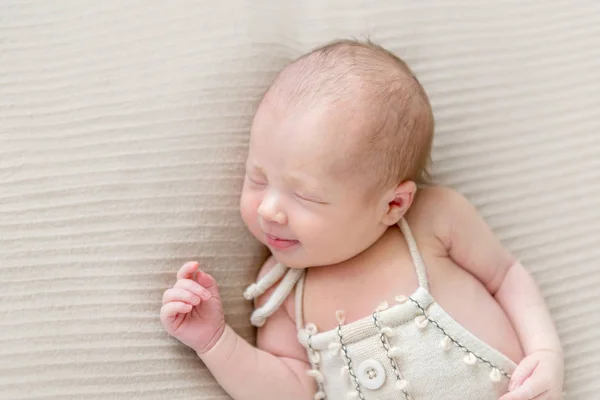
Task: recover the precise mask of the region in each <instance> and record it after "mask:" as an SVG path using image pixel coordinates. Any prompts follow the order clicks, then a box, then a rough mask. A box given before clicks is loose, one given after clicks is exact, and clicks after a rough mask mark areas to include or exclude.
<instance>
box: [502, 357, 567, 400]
mask: <svg viewBox="0 0 600 400" xmlns="http://www.w3.org/2000/svg"><path fill="white" fill-rule="evenodd" d="M563 373H564V369H563V356H562V352H561V351H558V350H557V351H552V350H541V351H537V352H534V353H531V354H530V355H529V356H527V357H525V358H524V359H523V360H521V362H520V363H519V365H518V366H517V369H516V370H515V372H513V375H512V377H511V379H510V384H509V386H508V390H509V392H508V393H506V394H505V395H504V396H502V397H500V400H530V399H533V400H560V399H562V384H563Z"/></svg>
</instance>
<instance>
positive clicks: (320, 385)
mask: <svg viewBox="0 0 600 400" xmlns="http://www.w3.org/2000/svg"><path fill="white" fill-rule="evenodd" d="M312 336H313V335H311V334H310V333H309V334H308V339H307V344H308V349H309V350H310V352H311V356H312V355H313V354H315V349H313V347H312ZM310 363H311V365H312V367H313V369H316V370H317V371H318V370H319V363H315V362H313V361H312V359H311V360H310ZM317 392H325V390H324V389H323V384H322V383H321V382H319V381H317ZM326 399H327V398H325V399H324V400H326Z"/></svg>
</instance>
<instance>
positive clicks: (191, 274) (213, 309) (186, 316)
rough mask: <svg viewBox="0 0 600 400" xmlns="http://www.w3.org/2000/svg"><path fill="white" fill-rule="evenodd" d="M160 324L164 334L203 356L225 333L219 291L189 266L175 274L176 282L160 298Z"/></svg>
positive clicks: (215, 284)
mask: <svg viewBox="0 0 600 400" xmlns="http://www.w3.org/2000/svg"><path fill="white" fill-rule="evenodd" d="M160 320H161V322H162V324H163V327H164V328H165V330H166V331H167V332H168V333H169V334H170V335H172V336H174V337H176V338H177V339H179V340H180V341H181V342H182V343H184V344H186V345H188V346H189V347H191V348H192V349H194V350H195V351H196V352H197V353H198V354H202V353H206V352H207V351H208V350H210V349H212V347H213V346H214V345H215V343H217V341H218V340H219V339H220V338H221V335H222V334H223V331H224V330H225V317H224V315H223V307H222V305H221V298H220V297H219V288H218V287H217V283H216V282H215V280H214V278H213V277H212V276H210V275H209V274H207V273H206V272H203V271H201V270H199V269H198V263H197V262H188V263H186V264H184V265H183V267H181V268H180V269H179V271H178V272H177V282H176V283H175V285H174V286H173V287H172V288H171V289H167V290H166V291H165V293H164V295H163V306H162V308H161V310H160Z"/></svg>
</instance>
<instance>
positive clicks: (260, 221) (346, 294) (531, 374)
mask: <svg viewBox="0 0 600 400" xmlns="http://www.w3.org/2000/svg"><path fill="white" fill-rule="evenodd" d="M433 127H434V123H433V116H432V112H431V107H430V104H429V100H428V98H427V95H426V93H425V91H424V89H423V88H422V87H421V85H420V84H419V82H418V81H417V79H416V78H415V77H414V75H413V74H412V73H411V71H410V69H409V68H408V67H407V65H406V64H405V63H404V62H403V61H401V60H400V59H399V58H397V57H396V56H394V55H393V54H392V53H390V52H388V51H387V50H385V49H383V48H381V47H379V46H377V45H375V44H372V43H370V42H369V43H360V42H354V41H338V42H334V43H332V44H329V45H326V46H324V47H321V48H318V49H316V50H314V51H312V52H310V53H309V54H306V55H304V56H302V57H300V58H299V59H298V60H296V61H295V62H293V63H292V64H291V65H289V66H288V67H287V68H285V69H284V70H283V71H282V72H281V73H280V74H279V76H278V77H277V79H276V80H275V82H274V84H273V85H272V86H271V87H270V88H269V90H268V91H267V93H266V95H265V96H264V98H263V99H262V101H261V103H260V105H259V108H258V110H257V113H256V116H255V118H254V121H253V125H252V131H251V137H250V149H249V155H248V159H247V164H246V176H245V180H244V188H243V191H242V196H241V204H240V209H241V214H242V218H243V220H244V222H245V223H246V225H247V227H248V229H249V230H250V232H252V234H253V235H254V236H255V237H256V238H257V239H258V240H260V241H261V242H262V243H264V244H265V245H266V246H268V248H269V249H270V250H271V253H272V256H271V257H270V258H269V259H268V260H267V261H266V263H265V264H264V266H263V267H262V269H261V271H260V273H259V277H258V282H257V283H256V284H253V285H251V286H250V287H249V288H248V290H247V291H246V292H245V296H246V297H247V298H248V299H255V305H256V310H255V311H254V313H253V315H252V323H253V324H255V325H256V326H258V327H259V329H258V337H257V347H254V346H252V345H250V344H249V343H247V342H246V341H244V340H243V339H242V338H241V337H240V336H238V335H237V334H236V333H235V332H234V331H233V330H232V329H231V328H230V327H229V326H228V325H227V324H226V323H225V319H224V317H223V309H222V304H221V300H220V298H219V290H218V287H217V284H216V282H215V280H214V279H213V278H212V277H211V276H210V275H209V274H207V273H206V272H203V271H201V270H200V269H199V266H198V263H196V262H189V263H186V264H185V265H183V267H181V269H180V270H179V272H178V273H177V282H176V283H175V285H174V286H173V288H170V289H168V290H167V291H166V292H165V293H164V297H163V307H162V309H161V321H162V323H163V325H164V327H165V329H166V330H167V332H168V333H169V334H171V335H173V336H174V337H176V338H177V339H179V340H180V341H181V342H183V343H184V344H186V345H188V346H189V347H191V348H193V349H194V350H195V351H196V352H197V354H198V356H199V357H200V358H201V359H202V361H203V362H204V363H205V364H206V365H207V367H208V368H209V369H210V370H211V372H212V373H213V375H214V376H215V378H216V379H217V381H218V382H219V383H220V384H221V386H222V387H223V388H224V389H225V390H226V391H227V392H228V393H229V395H230V396H231V397H233V398H234V399H236V400H237V399H252V400H257V399H260V400H268V399H274V400H284V399H313V398H314V399H329V400H338V399H347V398H356V399H361V400H364V399H367V400H371V399H373V400H380V399H413V400H419V399H426V400H432V399H433V400H436V399H444V400H448V399H477V400H481V399H490V400H492V399H494V400H495V399H498V398H500V399H501V400H520V399H523V400H525V399H536V400H540V399H558V398H560V397H561V392H562V380H563V357H562V350H561V346H560V343H559V340H558V336H557V333H556V330H555V328H554V326H553V323H552V320H551V318H550V315H549V313H548V311H547V309H546V307H545V305H544V301H543V299H542V297H541V295H540V293H539V291H538V289H537V287H536V285H535V283H534V281H533V280H532V278H531V276H530V275H529V273H528V272H527V271H526V270H525V268H523V266H522V265H521V264H520V263H519V262H518V261H517V260H515V259H514V258H513V257H512V256H511V255H510V254H509V253H508V251H507V250H506V249H504V248H503V247H502V245H501V244H500V242H499V240H498V239H497V238H496V237H495V236H494V235H493V233H492V231H491V230H490V228H489V227H488V226H487V225H486V223H485V222H484V221H483V219H482V218H481V217H480V216H478V214H477V212H476V210H475V209H474V207H472V206H471V205H470V204H469V203H468V201H467V200H466V199H465V198H464V197H462V196H461V195H459V194H458V193H456V192H454V191H452V190H450V189H446V188H441V187H435V186H432V185H429V184H428V174H427V166H428V162H429V159H430V152H431V146H432V138H433V130H434V129H433ZM417 187H419V190H417ZM305 321H306V322H305Z"/></svg>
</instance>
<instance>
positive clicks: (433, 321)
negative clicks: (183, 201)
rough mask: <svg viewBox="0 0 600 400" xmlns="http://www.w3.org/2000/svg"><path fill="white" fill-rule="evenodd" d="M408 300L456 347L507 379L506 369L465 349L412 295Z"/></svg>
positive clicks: (508, 376)
mask: <svg viewBox="0 0 600 400" xmlns="http://www.w3.org/2000/svg"><path fill="white" fill-rule="evenodd" d="M409 299H410V301H412V302H413V303H415V305H416V306H417V307H419V309H420V310H421V311H422V312H423V316H424V317H425V318H426V319H427V320H428V321H429V322H431V323H432V324H434V325H435V326H436V328H438V329H439V330H440V332H442V334H444V336H446V337H447V338H448V339H450V340H451V341H452V342H453V343H454V344H455V345H457V346H458V347H460V348H461V349H462V350H463V351H466V352H469V353H471V354H473V355H474V356H475V358H477V359H478V360H480V361H481V362H483V363H485V364H487V365H489V366H490V367H492V368H496V369H497V370H498V371H500V373H501V374H502V375H504V376H505V377H507V378H508V379H510V374H508V373H507V372H506V371H504V370H503V369H502V368H500V367H498V366H496V365H494V364H492V363H491V362H490V361H488V360H486V359H485V358H483V357H481V356H479V355H477V354H475V353H474V352H472V351H471V350H469V349H467V348H466V347H465V346H463V345H462V344H461V343H460V342H458V341H457V340H456V339H454V338H453V337H452V336H450V335H449V334H447V333H446V331H445V330H444V328H442V327H441V326H440V325H439V324H438V323H437V322H436V321H435V320H433V319H431V318H430V317H429V316H428V315H427V312H426V311H425V309H424V308H423V307H422V306H421V304H419V302H418V301H416V300H415V299H413V298H412V297H409Z"/></svg>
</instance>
